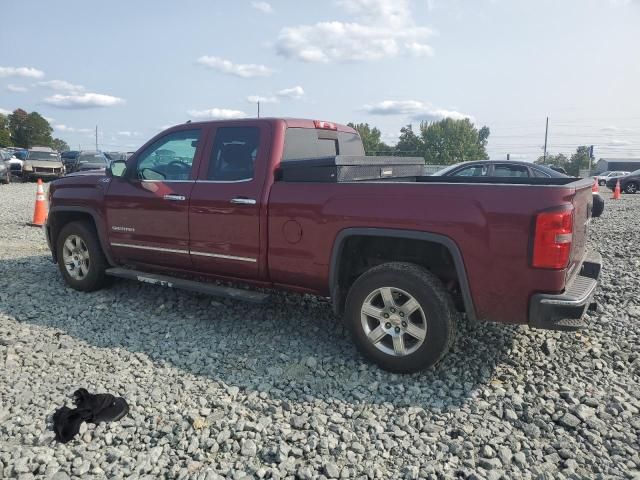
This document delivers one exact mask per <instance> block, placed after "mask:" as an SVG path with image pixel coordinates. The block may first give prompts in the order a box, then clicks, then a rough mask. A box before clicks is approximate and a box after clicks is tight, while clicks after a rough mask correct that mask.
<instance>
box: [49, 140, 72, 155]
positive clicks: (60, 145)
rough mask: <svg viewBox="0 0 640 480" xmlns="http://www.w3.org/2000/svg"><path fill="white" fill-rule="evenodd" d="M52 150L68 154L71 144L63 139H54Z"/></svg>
mask: <svg viewBox="0 0 640 480" xmlns="http://www.w3.org/2000/svg"><path fill="white" fill-rule="evenodd" d="M51 148H53V149H54V150H56V151H58V152H66V151H67V150H69V144H68V143H67V142H65V141H64V140H62V139H61V138H54V139H53V141H52V142H51Z"/></svg>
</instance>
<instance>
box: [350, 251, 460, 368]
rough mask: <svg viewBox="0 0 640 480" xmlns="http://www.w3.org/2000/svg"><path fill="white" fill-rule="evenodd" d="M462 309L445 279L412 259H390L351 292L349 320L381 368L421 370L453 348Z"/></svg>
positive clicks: (361, 347)
mask: <svg viewBox="0 0 640 480" xmlns="http://www.w3.org/2000/svg"><path fill="white" fill-rule="evenodd" d="M455 318H456V311H455V308H454V305H453V301H452V299H451V297H450V295H449V294H448V293H447V291H446V290H445V288H444V286H443V285H442V282H440V280H439V279H438V278H437V277H435V276H434V275H433V274H432V273H430V272H429V271H428V270H426V269H424V268H423V267H420V266H418V265H414V264H410V263H400V262H393V263H385V264H382V265H379V266H377V267H374V268H372V269H370V270H368V271H367V272H365V273H364V274H363V275H361V276H360V277H359V278H358V279H357V280H356V281H355V282H354V284H353V286H352V287H351V289H350V291H349V294H348V296H347V303H346V309H345V321H346V322H347V324H348V326H349V328H350V330H351V334H352V337H353V339H354V342H355V344H356V346H357V347H358V349H359V350H360V352H361V353H362V354H363V355H364V356H365V357H366V358H367V359H369V360H371V361H372V362H374V363H377V364H378V365H379V366H380V367H381V368H383V369H385V370H388V371H391V372H397V373H411V372H417V371H419V370H422V369H424V368H427V367H430V366H432V365H435V364H436V363H437V362H438V361H439V360H440V359H441V358H442V357H443V356H444V354H445V353H447V351H449V348H450V347H451V344H452V343H453V339H454V331H455Z"/></svg>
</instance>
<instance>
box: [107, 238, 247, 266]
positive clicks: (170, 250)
mask: <svg viewBox="0 0 640 480" xmlns="http://www.w3.org/2000/svg"><path fill="white" fill-rule="evenodd" d="M111 246H112V247H123V248H137V249H139V250H151V251H154V252H168V253H180V254H191V255H198V256H201V257H213V258H223V259H225V260H238V261H240V262H250V263H256V262H257V261H258V259H257V258H250V257H237V256H235V255H223V254H221V253H206V252H194V251H193V250H191V251H189V250H177V249H173V248H161V247H147V246H145V245H133V244H131V243H119V242H111Z"/></svg>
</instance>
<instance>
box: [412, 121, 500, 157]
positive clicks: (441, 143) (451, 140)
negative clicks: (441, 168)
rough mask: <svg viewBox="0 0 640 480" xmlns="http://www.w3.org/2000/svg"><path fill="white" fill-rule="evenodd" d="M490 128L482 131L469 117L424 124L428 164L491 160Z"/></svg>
mask: <svg viewBox="0 0 640 480" xmlns="http://www.w3.org/2000/svg"><path fill="white" fill-rule="evenodd" d="M490 133H491V132H490V130H489V127H482V128H481V129H480V130H479V131H478V129H477V128H476V127H475V126H474V125H473V123H471V121H470V120H469V119H467V118H465V119H463V120H454V119H452V118H444V119H442V120H439V121H437V122H429V123H427V122H423V123H421V124H420V136H421V138H422V143H423V145H424V158H425V161H426V163H429V164H436V165H452V164H454V163H458V162H463V161H466V160H485V159H488V158H489V156H488V155H487V150H486V145H487V142H488V139H489V134H490Z"/></svg>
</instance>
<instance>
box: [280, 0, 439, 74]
mask: <svg viewBox="0 0 640 480" xmlns="http://www.w3.org/2000/svg"><path fill="white" fill-rule="evenodd" d="M336 3H338V5H339V6H341V7H344V9H346V11H347V12H349V13H351V14H353V15H354V16H356V18H357V19H358V20H359V21H358V22H342V21H332V22H318V23H316V24H314V25H299V26H295V27H285V28H283V29H282V30H280V33H279V35H278V39H277V41H276V51H277V53H278V54H279V55H282V56H284V57H287V58H292V59H296V60H301V61H304V62H320V63H329V62H352V61H371V60H379V59H383V58H389V57H396V56H399V55H413V56H428V55H433V49H432V48H431V47H430V46H429V45H427V44H426V43H425V40H426V39H427V38H429V37H430V36H432V35H433V34H434V32H433V31H432V30H431V29H430V28H427V27H421V26H417V25H415V23H414V22H413V20H412V15H411V11H410V9H409V3H408V0H336Z"/></svg>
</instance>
